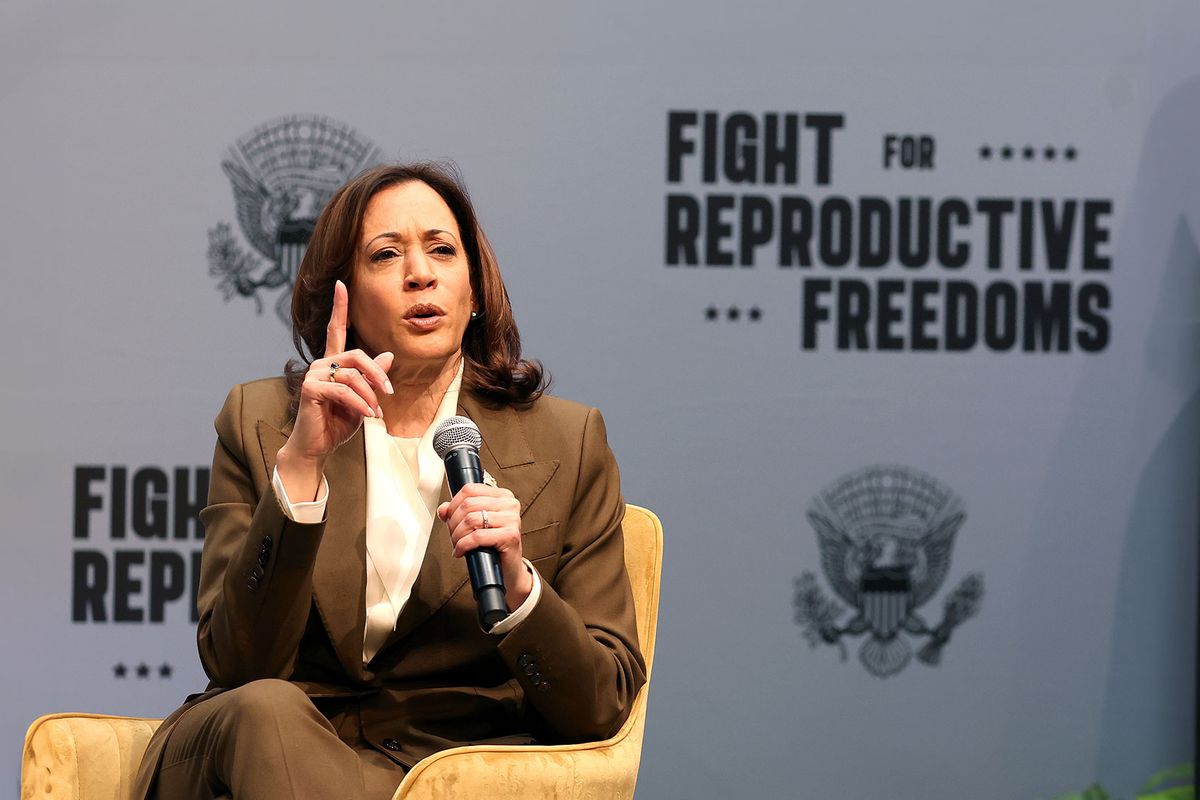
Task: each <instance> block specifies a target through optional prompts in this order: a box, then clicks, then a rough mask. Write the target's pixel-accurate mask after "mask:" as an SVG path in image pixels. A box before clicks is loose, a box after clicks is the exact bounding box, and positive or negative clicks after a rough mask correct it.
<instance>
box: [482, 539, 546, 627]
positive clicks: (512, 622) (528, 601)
mask: <svg viewBox="0 0 1200 800" xmlns="http://www.w3.org/2000/svg"><path fill="white" fill-rule="evenodd" d="M521 560H522V561H524V562H525V569H527V570H529V574H530V575H532V576H533V588H532V589H530V590H529V597H526V598H525V602H524V603H521V605H519V606H517V610H516V611H514V612H512V613H511V614H509V615H508V616H507V617H505V618H504V619H502V620H500V621H499V622H497V623H496V624H495V625H493V626H492V629H491V630H490V631H488V633H492V634H497V635H499V634H502V633H508V632H509V631H511V630H512V629H513V628H515V627H517V626H518V625H520V624H521V623H522V622H524V621H525V618H526V617H528V616H529V614H530V612H532V611H533V608H534V606H536V605H537V603H538V599H539V598H540V597H541V596H542V576H541V575H538V571H537V570H536V569H534V568H533V564H530V563H529V559H528V558H523V559H521Z"/></svg>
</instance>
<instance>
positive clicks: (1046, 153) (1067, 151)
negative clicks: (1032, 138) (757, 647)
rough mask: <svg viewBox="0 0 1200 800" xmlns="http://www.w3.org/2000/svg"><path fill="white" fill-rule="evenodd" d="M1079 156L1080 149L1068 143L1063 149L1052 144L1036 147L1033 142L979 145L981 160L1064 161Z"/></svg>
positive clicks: (1072, 159)
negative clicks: (996, 145) (1017, 145)
mask: <svg viewBox="0 0 1200 800" xmlns="http://www.w3.org/2000/svg"><path fill="white" fill-rule="evenodd" d="M1078 157H1079V151H1078V150H1076V149H1075V146H1074V145H1067V146H1066V147H1063V148H1061V149H1060V148H1058V147H1055V146H1054V145H1052V144H1048V145H1046V146H1045V147H1041V148H1037V147H1034V146H1033V145H1031V144H1027V145H1025V146H1024V147H1021V148H1017V147H1014V146H1012V145H1011V144H1004V145H1000V146H999V147H995V146H993V145H990V144H984V145H980V146H979V160H980V161H991V160H993V159H996V160H999V161H1012V160H1013V159H1015V158H1020V159H1023V160H1025V161H1035V160H1037V159H1039V158H1040V159H1041V160H1042V161H1057V160H1058V159H1059V158H1061V159H1062V160H1063V161H1074V160H1075V159H1076V158H1078Z"/></svg>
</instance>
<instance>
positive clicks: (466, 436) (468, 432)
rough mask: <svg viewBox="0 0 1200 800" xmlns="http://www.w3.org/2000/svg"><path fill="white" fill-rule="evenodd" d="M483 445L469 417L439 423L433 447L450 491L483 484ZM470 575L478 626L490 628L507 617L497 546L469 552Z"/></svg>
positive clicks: (477, 429)
mask: <svg viewBox="0 0 1200 800" xmlns="http://www.w3.org/2000/svg"><path fill="white" fill-rule="evenodd" d="M482 446H483V436H482V435H480V433H479V428H478V427H476V425H475V423H474V422H472V421H471V420H469V419H467V418H466V417H450V418H449V419H447V420H446V421H444V422H443V423H442V424H441V425H438V426H437V429H436V430H435V431H434V432H433V449H434V451H435V452H436V453H437V454H438V458H440V459H442V461H443V462H445V464H446V482H447V483H449V484H450V494H452V495H455V494H458V492H459V490H461V489H462V488H463V486H465V485H467V484H468V483H483V467H481V466H480V465H479V448H480V447H482ZM467 574H468V575H470V577H471V591H472V592H473V593H474V595H475V603H476V605H478V606H479V626H480V627H481V628H483V629H484V630H485V631H490V630H491V629H492V626H494V625H495V624H496V623H497V622H499V621H500V620H502V619H504V618H505V617H507V616H508V604H507V603H505V602H504V578H503V576H502V575H501V574H500V556H499V554H497V553H496V549H495V548H494V547H477V548H475V549H474V550H472V551H471V552H469V553H467Z"/></svg>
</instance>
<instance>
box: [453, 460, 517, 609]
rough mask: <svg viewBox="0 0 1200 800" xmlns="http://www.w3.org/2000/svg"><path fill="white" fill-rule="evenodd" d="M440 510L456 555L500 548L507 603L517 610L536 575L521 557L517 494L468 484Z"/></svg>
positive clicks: (477, 484)
mask: <svg viewBox="0 0 1200 800" xmlns="http://www.w3.org/2000/svg"><path fill="white" fill-rule="evenodd" d="M437 513H438V517H439V518H441V520H442V521H443V522H445V523H446V527H448V528H449V529H450V542H451V543H452V544H453V545H454V557H455V558H462V557H463V556H465V555H466V554H467V553H469V552H470V551H472V550H474V549H475V548H477V547H491V548H494V549H495V550H496V552H497V553H498V554H499V556H500V573H501V575H502V576H503V577H504V599H505V602H506V603H507V605H508V610H509V611H510V612H512V611H515V610H517V608H518V607H520V605H521V604H522V603H524V602H525V600H526V598H528V597H529V593H530V592H531V591H533V576H532V575H530V574H529V570H527V569H526V568H525V562H524V561H522V560H521V503H520V502H519V501H518V500H517V498H516V497H514V496H513V493H512V492H510V491H509V490H508V489H501V488H499V487H496V486H488V485H486V484H483V483H468V484H467V485H466V486H464V487H463V488H462V489H461V490H459V492H458V494H456V495H455V496H454V498H453V499H452V500H451V501H450V502H449V503H442V504H441V505H440V506H438V510H437ZM485 520H486V522H487V527H484V522H485Z"/></svg>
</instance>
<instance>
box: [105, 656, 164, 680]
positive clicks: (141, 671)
mask: <svg viewBox="0 0 1200 800" xmlns="http://www.w3.org/2000/svg"><path fill="white" fill-rule="evenodd" d="M112 671H113V677H114V678H117V679H122V680H123V679H125V678H128V677H129V676H130V674H131V673H132V674H134V675H136V676H137V677H138V678H139V679H147V678H149V677H150V674H151V673H152V672H157V673H158V677H159V678H165V679H168V680H169V679H170V677H171V675H172V674H174V672H175V669H174V668H173V667H172V666H171V665H170V664H168V663H166V662H163V663H162V664H159V665H158V668H157V669H153V668H151V667H150V665H149V664H147V663H146V662H144V661H143V662H142V663H140V664H138V665H137V666H132V665H130V666H126V665H125V664H124V663H119V664H116V665H114V666H113V668H112Z"/></svg>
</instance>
